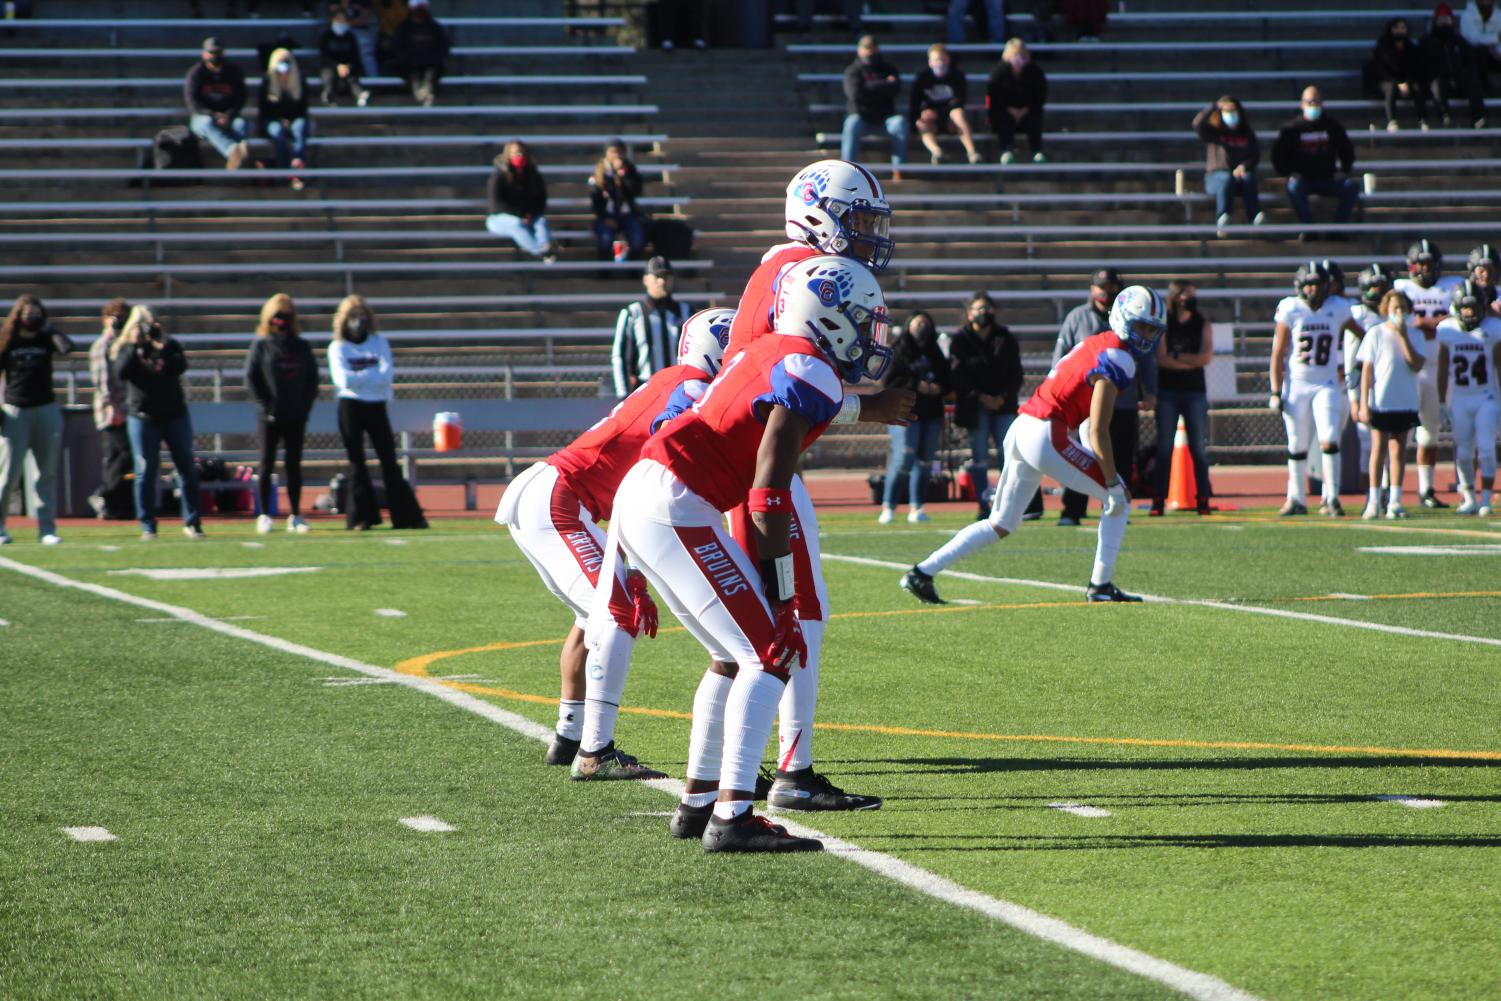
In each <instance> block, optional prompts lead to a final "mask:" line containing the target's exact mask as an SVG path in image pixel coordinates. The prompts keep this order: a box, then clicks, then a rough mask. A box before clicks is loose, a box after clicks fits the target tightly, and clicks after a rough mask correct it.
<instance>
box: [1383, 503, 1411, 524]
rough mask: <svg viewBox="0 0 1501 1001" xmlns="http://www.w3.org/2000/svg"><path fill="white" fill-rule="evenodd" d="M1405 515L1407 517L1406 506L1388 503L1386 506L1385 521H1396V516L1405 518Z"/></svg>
mask: <svg viewBox="0 0 1501 1001" xmlns="http://www.w3.org/2000/svg"><path fill="white" fill-rule="evenodd" d="M1406 517H1407V508H1405V507H1403V506H1402V505H1401V504H1390V505H1388V506H1387V509H1386V519H1387V521H1396V520H1397V519H1398V518H1406Z"/></svg>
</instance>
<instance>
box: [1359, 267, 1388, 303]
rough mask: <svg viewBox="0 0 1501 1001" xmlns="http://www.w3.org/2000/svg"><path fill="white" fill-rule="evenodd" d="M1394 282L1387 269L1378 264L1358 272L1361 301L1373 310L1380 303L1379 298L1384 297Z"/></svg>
mask: <svg viewBox="0 0 1501 1001" xmlns="http://www.w3.org/2000/svg"><path fill="white" fill-rule="evenodd" d="M1395 280H1396V279H1395V277H1394V276H1393V275H1392V273H1391V271H1389V270H1388V269H1387V267H1386V265H1384V264H1378V263H1372V264H1369V265H1367V266H1366V267H1365V268H1364V269H1363V270H1362V271H1361V272H1360V298H1361V300H1362V301H1363V302H1365V304H1366V305H1368V306H1370V307H1372V308H1375V307H1376V306H1377V305H1378V304H1379V303H1380V302H1381V297H1382V296H1384V295H1386V293H1387V290H1388V289H1390V288H1391V287H1392V282H1393V281H1395Z"/></svg>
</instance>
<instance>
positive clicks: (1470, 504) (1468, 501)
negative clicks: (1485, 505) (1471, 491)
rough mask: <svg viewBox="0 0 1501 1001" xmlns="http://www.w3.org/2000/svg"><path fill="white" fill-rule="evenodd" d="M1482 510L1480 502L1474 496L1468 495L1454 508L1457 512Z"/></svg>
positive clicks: (1472, 512)
mask: <svg viewBox="0 0 1501 1001" xmlns="http://www.w3.org/2000/svg"><path fill="white" fill-rule="evenodd" d="M1479 510H1480V502H1479V501H1477V500H1476V499H1475V498H1473V497H1466V498H1465V499H1464V500H1463V501H1462V502H1460V505H1459V507H1457V508H1455V509H1454V513H1455V514H1475V513H1476V512H1478V511H1479Z"/></svg>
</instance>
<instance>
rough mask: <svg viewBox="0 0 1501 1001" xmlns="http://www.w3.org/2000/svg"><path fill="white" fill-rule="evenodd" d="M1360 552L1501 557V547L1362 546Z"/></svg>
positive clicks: (1399, 554) (1383, 554) (1393, 554)
mask: <svg viewBox="0 0 1501 1001" xmlns="http://www.w3.org/2000/svg"><path fill="white" fill-rule="evenodd" d="M1360 552H1362V553H1376V554H1377V555H1380V556H1501V546H1493V545H1484V544H1482V545H1472V546H1361V547H1360Z"/></svg>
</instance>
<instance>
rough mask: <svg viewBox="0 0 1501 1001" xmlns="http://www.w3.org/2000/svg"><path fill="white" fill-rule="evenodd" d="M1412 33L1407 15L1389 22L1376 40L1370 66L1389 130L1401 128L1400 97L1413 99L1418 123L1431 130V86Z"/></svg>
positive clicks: (1424, 129)
mask: <svg viewBox="0 0 1501 1001" xmlns="http://www.w3.org/2000/svg"><path fill="white" fill-rule="evenodd" d="M1410 34H1411V30H1410V29H1409V28H1408V25H1407V19H1406V18H1402V17H1397V18H1393V19H1392V20H1390V21H1388V22H1387V25H1386V30H1385V31H1383V32H1382V33H1381V37H1380V38H1378V39H1377V40H1376V48H1375V51H1374V52H1373V53H1372V57H1371V63H1370V67H1369V69H1370V73H1371V76H1372V78H1373V79H1374V80H1375V83H1376V87H1377V89H1378V90H1380V91H1381V103H1382V106H1383V107H1384V108H1385V109H1386V131H1388V132H1396V131H1397V130H1398V129H1399V128H1401V126H1400V125H1399V124H1398V122H1397V98H1399V97H1405V98H1407V99H1408V100H1409V101H1411V102H1412V106H1413V110H1415V111H1416V112H1417V113H1418V124H1419V125H1421V126H1422V128H1423V131H1425V132H1426V131H1428V117H1427V107H1428V87H1427V83H1426V81H1424V80H1423V67H1422V62H1421V60H1420V59H1419V58H1418V47H1417V45H1416V43H1414V42H1413V40H1412V38H1410V37H1409V36H1410Z"/></svg>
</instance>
